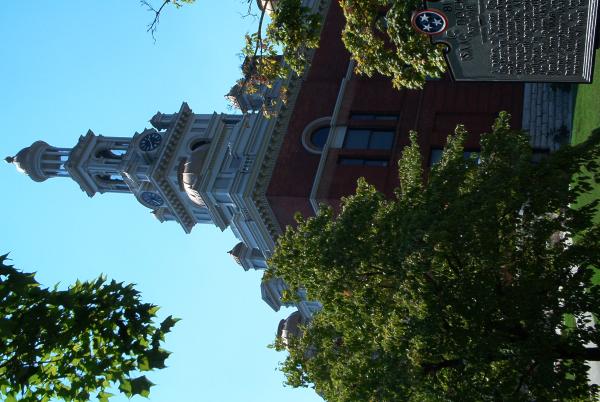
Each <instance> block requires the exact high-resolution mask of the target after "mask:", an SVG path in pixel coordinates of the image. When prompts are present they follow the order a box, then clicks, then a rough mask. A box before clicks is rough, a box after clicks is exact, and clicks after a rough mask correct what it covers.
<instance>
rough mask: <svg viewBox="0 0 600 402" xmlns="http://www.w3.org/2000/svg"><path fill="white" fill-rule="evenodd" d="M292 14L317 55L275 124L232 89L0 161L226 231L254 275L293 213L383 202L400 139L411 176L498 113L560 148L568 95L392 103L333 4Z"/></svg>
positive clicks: (313, 0)
mask: <svg viewBox="0 0 600 402" xmlns="http://www.w3.org/2000/svg"><path fill="white" fill-rule="evenodd" d="M304 3H305V5H307V6H308V7H310V8H311V9H312V10H313V11H314V12H318V13H320V14H321V15H322V17H323V21H324V22H323V26H322V32H321V42H320V47H319V48H318V49H317V50H316V51H314V52H313V53H312V55H311V58H312V62H311V64H310V66H309V68H307V70H306V72H305V73H304V75H303V76H302V77H291V78H289V79H287V80H284V81H282V82H280V83H278V85H283V86H286V87H287V88H288V90H287V101H286V102H281V101H280V100H277V99H276V101H277V103H276V104H277V107H276V112H277V113H276V115H275V117H272V118H266V117H265V116H263V115H262V114H260V113H257V112H253V110H256V109H258V107H259V106H260V101H261V99H260V98H256V96H251V95H247V94H244V93H240V92H239V91H237V92H236V91H235V90H234V91H232V92H230V96H231V97H233V98H234V100H235V102H236V103H237V104H239V105H240V107H241V109H242V110H243V111H244V112H245V113H243V114H219V113H208V114H202V113H200V114H196V113H194V112H192V110H191V109H190V107H189V106H188V105H187V104H186V103H183V104H182V106H181V108H180V109H179V111H177V112H175V113H160V112H159V113H157V114H156V115H155V116H154V117H152V119H151V120H150V123H151V126H152V127H149V128H144V129H143V130H142V131H140V132H139V133H135V134H134V135H133V136H132V137H107V136H102V135H96V134H94V133H93V132H92V131H88V132H87V134H85V135H84V136H82V137H80V138H79V141H78V142H77V144H76V145H75V146H74V147H72V148H57V147H54V146H51V145H49V144H48V143H46V142H44V141H37V142H35V143H34V144H33V145H31V146H30V147H27V148H25V149H23V150H21V151H20V152H18V153H17V154H16V156H14V157H9V158H7V161H8V162H11V163H14V164H15V165H16V167H17V168H18V169H19V170H20V171H21V172H23V173H25V174H27V175H29V177H30V178H31V179H33V180H35V181H44V180H46V179H48V178H54V177H70V178H71V179H73V180H74V181H75V182H77V184H78V185H79V186H80V187H81V189H82V190H83V191H84V192H85V193H86V194H87V195H88V196H90V197H92V196H94V195H95V194H97V193H112V192H119V193H130V194H131V195H132V196H134V197H136V198H137V199H138V201H139V202H140V204H142V206H144V207H146V208H149V209H151V210H152V212H153V214H154V216H155V217H156V218H157V219H158V220H159V221H161V222H165V221H174V222H176V223H178V224H179V225H180V226H181V227H182V229H183V230H184V231H185V232H188V233H189V232H190V231H191V230H192V228H193V227H194V226H195V225H196V224H197V223H209V224H214V225H216V226H218V227H219V228H221V229H222V230H225V229H226V228H230V229H231V230H232V231H233V233H234V234H235V236H236V237H237V238H238V239H239V243H238V244H237V245H232V247H233V248H232V250H231V251H230V253H231V254H232V256H233V257H234V259H235V260H236V262H237V263H238V264H239V265H240V266H241V267H243V269H245V270H248V269H264V268H266V262H265V261H266V259H267V258H268V257H269V256H270V255H271V254H272V253H273V250H274V247H275V244H276V239H277V237H278V236H279V235H280V234H281V233H282V231H283V230H284V229H285V227H286V226H287V225H290V224H294V219H293V216H294V214H295V213H296V212H297V211H299V212H301V213H302V214H304V215H311V214H314V213H315V212H316V211H317V210H318V206H319V204H320V203H328V204H331V205H334V206H335V205H338V203H339V200H340V198H341V197H342V196H345V195H348V194H351V193H352V192H353V191H354V189H355V186H356V180H357V179H358V178H359V177H361V176H362V177H365V178H366V179H367V180H368V181H369V182H371V183H373V184H374V185H376V186H377V187H378V188H379V189H380V190H381V191H383V192H385V193H386V194H391V193H392V190H393V189H394V188H395V187H396V186H397V184H398V177H397V161H398V159H399V157H400V155H401V152H402V149H403V147H404V146H406V145H407V144H408V142H409V138H408V133H409V131H410V130H417V131H418V133H419V143H420V145H421V148H422V150H423V157H424V158H423V159H424V164H425V165H426V166H425V167H427V166H429V165H431V164H433V163H435V162H436V160H437V158H439V156H440V152H441V149H442V147H443V146H444V144H445V141H446V137H447V136H448V134H450V133H451V132H452V131H453V130H454V127H455V126H456V124H458V123H463V124H465V126H466V128H467V129H468V130H469V131H470V133H471V134H470V136H469V138H468V140H467V143H466V150H467V151H473V152H476V151H477V150H478V147H479V135H480V133H483V132H485V131H489V129H490V126H491V124H492V122H493V120H494V118H495V117H496V116H497V114H498V112H499V111H501V110H505V111H508V112H509V113H510V114H511V115H512V124H513V126H514V127H516V128H519V127H521V128H524V129H526V130H527V131H529V133H530V135H531V143H532V145H533V147H534V149H535V150H536V151H537V152H540V153H545V152H549V151H551V150H553V149H555V148H557V147H558V146H559V145H560V144H561V142H563V141H564V140H565V137H566V138H568V135H569V132H570V129H571V123H570V121H571V113H572V112H571V111H572V96H571V94H570V92H569V91H568V90H567V91H565V90H564V88H554V87H552V86H550V85H545V84H523V83H493V82H478V83H465V82H462V83H457V82H453V81H452V79H451V77H450V76H449V75H448V76H446V77H444V78H442V79H439V80H430V81H428V82H427V83H426V84H425V87H424V89H423V90H400V91H398V90H395V89H393V88H392V85H391V82H390V80H389V79H387V78H384V77H378V76H375V77H371V78H368V77H363V76H357V75H356V74H354V73H353V69H354V64H353V61H351V60H350V55H349V54H348V52H347V51H346V50H345V48H344V46H343V44H342V41H341V31H342V28H343V25H344V17H343V14H342V11H341V9H340V7H339V4H338V2H337V1H333V0H331V1H330V0H304ZM277 88H278V87H276V89H277ZM224 90H226V89H225V88H224ZM269 96H276V91H275V95H273V91H270V92H269ZM200 230H201V229H200ZM285 289H286V285H285V283H283V281H281V280H280V279H277V278H275V279H272V280H270V281H267V282H264V283H262V284H261V296H262V298H263V299H264V300H265V302H266V303H267V304H268V305H269V306H271V307H272V308H273V309H275V310H278V309H279V308H280V307H281V305H282V301H281V295H282V292H283V291H284V290H285ZM301 296H303V295H302V294H301ZM297 307H298V311H299V314H300V315H301V316H302V319H303V320H305V319H309V318H310V315H311V314H312V312H314V311H315V310H317V309H318V308H319V307H320V305H319V303H318V302H315V301H309V300H303V301H300V302H298V303H297ZM294 317H296V318H295V319H296V320H297V319H298V316H297V314H296V315H295V316H294ZM281 325H283V324H281ZM281 325H280V326H281Z"/></svg>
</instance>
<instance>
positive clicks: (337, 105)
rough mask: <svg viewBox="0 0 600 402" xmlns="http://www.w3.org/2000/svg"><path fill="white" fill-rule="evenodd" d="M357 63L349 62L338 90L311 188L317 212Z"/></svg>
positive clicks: (312, 200)
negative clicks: (318, 194)
mask: <svg viewBox="0 0 600 402" xmlns="http://www.w3.org/2000/svg"><path fill="white" fill-rule="evenodd" d="M355 64H356V62H355V61H354V59H350V62H349V63H348V69H347V70H346V76H345V77H344V78H342V83H341V84H340V90H339V92H338V96H337V100H336V101H335V107H334V109H333V115H332V116H331V131H330V132H329V133H330V135H329V136H328V137H327V142H325V146H324V147H323V150H322V152H321V160H320V161H319V167H318V168H317V173H316V174H315V179H314V181H313V185H312V189H311V190H310V197H309V201H310V205H311V206H312V208H313V210H314V211H315V213H318V212H319V202H318V201H317V190H318V189H319V184H320V183H321V176H322V175H323V170H324V169H325V162H326V161H327V153H328V151H329V148H330V147H331V145H332V142H333V140H334V137H337V135H331V133H337V127H338V125H337V122H338V120H339V114H340V109H341V107H342V100H343V99H344V95H345V94H346V86H347V84H348V82H349V81H350V79H351V78H352V73H353V72H354V66H355Z"/></svg>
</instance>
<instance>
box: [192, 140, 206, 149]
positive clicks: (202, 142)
mask: <svg viewBox="0 0 600 402" xmlns="http://www.w3.org/2000/svg"><path fill="white" fill-rule="evenodd" d="M205 144H208V141H205V140H196V141H194V142H192V143H191V144H190V151H195V150H196V149H198V148H200V147H201V146H202V145H205Z"/></svg>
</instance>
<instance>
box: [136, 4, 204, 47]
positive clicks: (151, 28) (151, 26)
mask: <svg viewBox="0 0 600 402" xmlns="http://www.w3.org/2000/svg"><path fill="white" fill-rule="evenodd" d="M195 1H196V0H162V3H161V4H160V6H159V7H158V8H155V7H154V6H153V5H152V3H150V2H149V0H140V4H141V5H142V6H144V7H146V8H147V9H148V11H150V12H152V13H153V14H154V18H153V19H152V21H151V22H150V23H149V24H148V26H147V29H146V31H147V32H150V34H151V35H152V38H153V39H155V40H156V38H155V36H154V35H155V34H156V30H157V29H158V24H160V16H161V15H162V11H163V9H164V8H165V6H166V5H168V4H171V5H173V6H174V7H176V8H180V7H181V6H182V5H184V4H192V3H194V2H195Z"/></svg>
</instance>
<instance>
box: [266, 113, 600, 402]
mask: <svg viewBox="0 0 600 402" xmlns="http://www.w3.org/2000/svg"><path fill="white" fill-rule="evenodd" d="M508 121H509V116H507V115H506V114H505V113H502V114H501V115H500V117H499V119H498V120H497V121H496V123H495V125H494V127H493V130H492V132H491V133H490V134H484V135H483V136H482V140H481V152H480V154H479V155H478V158H477V159H474V158H469V159H465V158H464V156H463V145H462V144H463V141H464V139H465V136H466V133H465V131H464V129H463V128H462V127H460V126H459V127H458V128H457V130H456V133H455V134H454V135H453V136H450V137H449V139H448V143H447V145H446V148H445V150H444V153H443V157H442V160H441V162H440V163H439V164H437V165H436V166H434V167H433V168H432V169H431V171H430V172H429V174H428V177H427V179H426V180H424V172H423V169H422V160H421V154H420V151H419V148H418V145H417V143H416V134H415V133H412V134H411V139H412V145H410V146H408V147H407V148H406V149H405V150H404V152H403V155H402V158H401V160H400V162H399V177H400V187H399V188H398V189H397V190H396V192H395V197H394V198H393V199H385V198H384V197H383V195H382V194H380V193H379V192H377V191H376V190H375V189H374V188H373V187H372V186H370V185H368V184H367V183H366V182H365V181H364V180H360V181H359V184H358V188H357V192H356V194H355V195H352V196H350V197H347V198H346V199H344V200H343V202H342V207H341V211H340V212H339V214H337V215H336V214H335V213H334V211H333V210H332V209H331V208H328V207H323V208H322V209H321V212H320V213H319V214H318V215H317V216H316V217H312V218H308V219H303V218H300V217H299V218H298V219H299V220H298V222H299V224H298V226H297V227H296V228H288V229H287V231H286V232H285V234H284V235H282V236H281V238H280V239H279V241H278V245H277V247H276V250H275V253H274V255H273V257H272V258H271V260H270V262H269V266H270V268H269V271H268V272H267V275H275V276H278V277H281V278H283V279H284V280H285V281H286V283H287V284H288V285H289V286H290V288H291V289H294V288H299V287H304V288H305V289H306V291H307V294H308V298H309V299H312V300H319V301H321V302H322V304H323V310H322V311H321V312H319V313H317V314H316V316H315V317H314V319H313V320H312V322H311V323H310V325H308V326H307V327H306V328H304V334H303V336H302V337H301V338H294V339H292V341H289V342H287V344H288V349H289V356H288V357H287V359H286V360H285V362H284V363H283V364H282V370H283V371H284V373H285V374H286V376H287V379H288V383H289V384H290V385H292V386H314V387H315V388H316V390H317V391H318V392H319V393H320V394H321V395H323V396H324V397H325V398H326V399H327V400H330V401H400V400H407V401H425V400H426V401H488V400H489V401H491V400H494V401H500V400H510V401H518V400H523V401H531V400H561V401H562V400H564V401H592V400H595V399H594V398H595V397H597V396H598V387H597V386H591V385H588V384H587V375H586V371H587V369H588V365H587V363H586V361H590V360H596V361H597V360H600V349H599V348H598V347H587V346H586V345H588V343H589V342H593V343H595V344H596V345H598V344H600V333H599V331H598V330H594V329H591V328H589V327H587V326H586V325H585V323H586V322H589V321H590V319H591V318H590V317H589V314H588V313H593V314H594V315H596V316H599V314H600V286H598V285H594V284H593V283H592V282H591V277H592V271H593V270H592V269H591V268H590V267H592V266H596V267H600V253H598V250H600V225H598V224H594V223H593V222H592V219H591V217H592V215H593V213H594V212H595V211H596V210H597V209H598V205H599V203H600V200H594V201H593V202H591V203H589V204H587V205H585V206H583V207H581V208H579V209H577V210H575V209H572V208H570V207H569V205H572V204H573V203H574V202H575V200H576V199H577V198H578V196H579V195H580V194H582V193H585V192H588V191H589V190H590V188H591V184H592V181H593V180H594V178H595V180H596V181H598V179H599V177H600V166H599V165H598V163H597V162H596V161H597V160H598V158H599V157H600V131H596V132H594V134H593V135H592V136H591V137H590V139H589V140H588V141H587V142H586V143H584V144H581V145H578V146H574V147H570V146H566V147H564V148H562V149H561V150H559V151H558V152H556V153H554V154H552V155H549V156H548V157H547V158H545V159H543V160H542V161H541V162H539V163H538V164H534V163H532V162H531V155H532V154H531V149H530V147H529V145H528V142H527V138H526V136H525V135H524V134H523V133H522V132H519V131H514V130H511V129H510V127H509V124H508ZM584 168H585V169H587V171H588V172H589V173H590V175H577V173H578V172H580V171H581V170H582V169H584ZM566 314H574V315H575V316H576V317H578V323H577V325H576V326H575V327H574V328H568V327H567V326H566V325H565V324H564V316H565V315H566ZM278 346H279V347H280V348H282V347H283V346H284V345H283V343H282V342H278Z"/></svg>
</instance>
